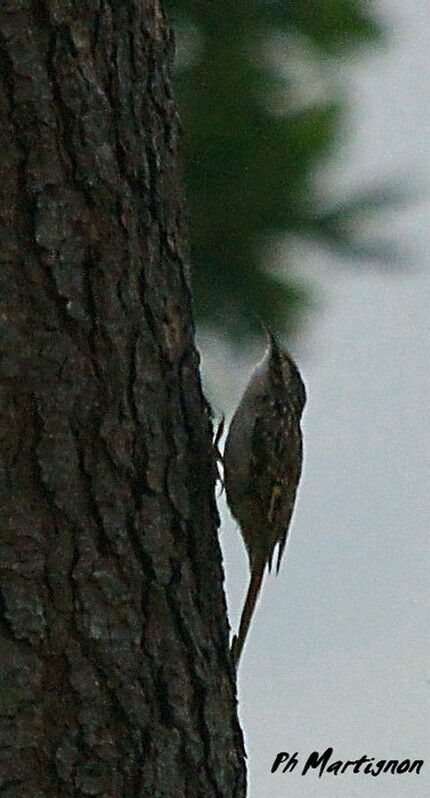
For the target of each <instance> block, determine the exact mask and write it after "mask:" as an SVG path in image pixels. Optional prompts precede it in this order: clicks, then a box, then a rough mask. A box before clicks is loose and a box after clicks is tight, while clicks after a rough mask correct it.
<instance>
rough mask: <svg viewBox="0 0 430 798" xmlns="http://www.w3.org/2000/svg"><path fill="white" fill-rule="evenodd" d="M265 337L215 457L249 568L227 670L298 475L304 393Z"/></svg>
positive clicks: (288, 361) (282, 537) (282, 536)
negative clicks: (220, 455)
mask: <svg viewBox="0 0 430 798" xmlns="http://www.w3.org/2000/svg"><path fill="white" fill-rule="evenodd" d="M268 337H269V343H268V347H267V351H266V353H265V356H264V358H263V360H262V361H261V363H260V364H259V365H258V366H257V367H256V369H255V371H254V372H253V374H252V376H251V379H250V381H249V383H248V385H247V387H246V390H245V393H244V395H243V397H242V399H241V401H240V403H239V405H238V407H237V410H236V412H235V414H234V416H233V419H232V421H231V424H230V428H229V431H228V435H227V440H226V444H225V449H224V458H223V460H224V481H225V489H226V495H227V501H228V504H229V506H230V509H231V512H232V514H233V516H234V517H235V519H236V520H237V521H238V522H239V524H240V528H241V533H242V537H243V540H244V542H245V545H246V548H247V551H248V557H249V567H250V582H249V587H248V593H247V595H246V599H245V604H244V607H243V611H242V617H241V620H240V627H239V633H238V635H237V637H234V638H233V643H232V659H233V662H234V665H235V667H237V664H238V661H239V657H240V654H241V652H242V648H243V645H244V643H245V639H246V634H247V632H248V628H249V625H250V623H251V618H252V614H253V612H254V608H255V603H256V600H257V597H258V594H259V591H260V587H261V582H262V579H263V575H264V570H265V568H266V565H267V566H268V568H269V570H270V568H271V565H272V558H273V552H274V549H275V546H276V545H277V544H278V558H277V565H276V571H277V572H278V571H279V566H280V564H281V559H282V554H283V552H284V548H285V543H286V539H287V533H288V527H289V524H290V520H291V515H292V512H293V507H294V500H295V497H296V491H297V486H298V483H299V479H300V473H301V468H302V433H301V429H300V419H301V416H302V412H303V408H304V405H305V402H306V391H305V386H304V384H303V381H302V378H301V376H300V374H299V371H298V369H297V366H296V365H295V363H294V361H293V360H292V358H291V357H290V356H289V355H288V354H287V353H286V352H285V351H284V350H283V349H282V348H281V347H280V346H279V344H278V342H277V341H276V339H275V337H274V336H273V335H272V333H270V332H268Z"/></svg>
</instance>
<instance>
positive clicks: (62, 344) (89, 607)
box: [0, 0, 244, 798]
mask: <svg viewBox="0 0 430 798" xmlns="http://www.w3.org/2000/svg"><path fill="white" fill-rule="evenodd" d="M171 52H172V42H171V37H170V34H169V32H168V29H167V26H166V21H165V17H164V13H163V10H162V7H161V6H160V2H159V0H115V2H114V0H110V2H107V0H91V2H90V1H89V0H3V2H2V3H1V6H0V104H1V107H0V152H1V157H0V260H1V283H0V326H1V330H0V412H1V427H0V446H1V454H2V457H1V538H0V588H1V592H0V599H1V602H0V649H1V652H0V653H1V662H0V681H1V688H0V736H1V742H0V745H1V753H0V779H1V781H0V788H1V791H2V795H4V796H13V797H14V798H15V797H16V796H25V797H26V798H28V797H29V796H57V795H61V796H80V795H82V796H84V795H85V796H86V795H93V796H94V795H100V796H127V797H128V796H200V795H201V796H211V795H212V796H233V795H237V796H241V795H243V794H244V765H243V761H244V760H243V749H242V742H241V736H240V731H239V729H238V726H237V721H236V707H235V695H234V684H233V677H232V672H231V668H230V665H229V660H228V653H227V651H228V628H227V621H226V609H225V602H224V597H223V592H222V569H221V561H220V553H219V547H218V542H217V535H216V525H217V513H216V507H215V504H214V499H213V495H214V490H213V488H214V466H213V455H212V452H211V429H210V423H209V419H208V414H207V409H206V405H205V401H204V398H203V396H202V392H201V387H200V381H199V374H198V356H197V354H196V352H195V349H194V346H193V340H192V320H191V316H190V295H189V284H188V280H187V276H186V268H185V265H184V259H183V251H182V246H183V244H182V240H183V222H182V217H181V198H180V197H179V196H178V191H177V172H176V153H177V142H178V120H177V114H176V109H175V104H174V101H173V98H172V94H171V88H170V79H169V63H170V59H171Z"/></svg>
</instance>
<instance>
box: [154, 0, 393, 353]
mask: <svg viewBox="0 0 430 798" xmlns="http://www.w3.org/2000/svg"><path fill="white" fill-rule="evenodd" d="M167 6H168V10H169V11H170V16H171V19H172V20H173V26H174V28H175V33H176V39H177V59H176V92H177V97H178V101H179V107H180V115H181V118H182V122H183V128H184V145H183V146H184V149H183V158H184V170H185V178H186V188H187V201H188V208H189V214H190V227H191V230H190V236H191V263H192V269H193V287H194V297H195V308H196V314H197V318H198V319H200V320H202V321H204V322H206V323H208V324H209V325H211V326H212V327H215V328H218V329H219V330H221V331H222V332H223V333H226V334H228V335H230V336H231V337H233V338H235V337H237V335H238V333H239V331H240V333H241V335H242V336H243V334H244V333H246V332H247V331H248V332H249V331H251V330H252V328H253V327H254V326H255V318H256V317H260V318H263V319H264V320H265V321H266V323H267V324H268V325H269V326H271V327H272V328H273V329H275V330H276V329H277V330H280V331H281V330H288V329H291V327H292V326H293V325H294V323H295V322H296V320H297V318H298V317H299V314H300V311H301V310H302V309H303V306H304V304H305V302H306V289H305V288H304V286H303V285H301V284H300V283H298V282H297V281H296V280H293V279H291V277H290V278H289V277H288V263H285V264H283V267H282V269H279V264H278V267H277V269H275V268H272V267H271V264H270V255H268V253H270V242H271V241H283V240H284V239H286V237H287V236H288V235H294V236H297V235H298V236H302V237H303V236H306V237H309V236H311V237H312V238H313V239H314V240H319V241H324V242H325V243H329V244H330V245H332V246H335V247H341V248H342V247H343V248H344V249H346V251H348V248H349V247H350V246H351V253H352V254H360V247H359V246H358V253H357V244H356V243H355V244H354V243H353V242H352V239H351V229H352V228H353V227H354V225H353V223H352V224H351V220H352V217H353V215H354V211H355V210H356V209H357V208H359V209H363V207H364V208H366V205H367V198H366V197H363V198H360V199H357V198H355V199H354V200H353V201H352V203H343V204H342V203H340V204H339V205H338V206H337V207H336V208H332V207H325V206H324V201H323V199H322V198H321V196H320V195H319V193H318V190H317V188H316V186H315V183H314V179H313V178H314V174H315V170H316V168H317V167H318V166H320V165H321V164H322V163H323V162H324V160H325V159H326V158H327V156H328V155H329V154H331V152H332V151H333V148H334V146H335V145H336V144H337V143H338V141H339V139H340V138H341V133H342V122H343V117H344V111H345V100H344V99H343V98H342V92H341V91H339V85H337V86H336V85H335V82H334V81H333V80H332V79H331V77H330V76H332V72H333V65H334V63H336V59H337V58H338V57H339V56H343V55H345V54H347V53H348V52H349V51H350V50H351V49H353V48H355V47H357V46H361V45H368V44H370V43H374V42H376V41H378V39H379V38H380V35H381V31H380V29H379V27H378V25H377V24H376V23H375V21H374V20H373V19H372V17H371V14H370V12H369V9H368V6H367V5H366V4H365V3H364V2H363V1H362V0H168V1H167ZM371 201H372V202H374V203H376V204H377V197H376V199H375V197H373V198H371ZM381 201H382V197H381ZM354 247H355V252H354ZM286 251H287V249H286ZM286 257H287V255H286Z"/></svg>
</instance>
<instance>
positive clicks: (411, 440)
mask: <svg viewBox="0 0 430 798" xmlns="http://www.w3.org/2000/svg"><path fill="white" fill-rule="evenodd" d="M376 7H377V9H378V12H379V13H380V14H381V16H382V17H383V18H384V19H386V20H387V22H388V24H389V25H390V29H391V41H390V46H389V47H386V48H385V49H384V50H383V51H380V52H375V53H373V54H371V55H367V56H364V57H363V58H362V59H361V60H360V59H358V58H357V59H355V60H354V62H353V63H352V64H350V65H348V66H345V69H344V73H345V80H346V81H347V84H348V86H349V94H350V102H351V116H350V119H351V130H350V135H349V140H348V141H347V142H346V143H345V145H344V147H343V150H342V152H341V153H340V154H339V156H338V157H337V158H336V161H335V162H333V163H332V164H331V165H330V169H329V170H328V171H327V177H326V182H327V181H328V182H329V183H331V185H332V187H333V192H334V193H336V190H338V191H341V190H343V189H344V188H348V187H351V186H354V185H355V186H360V185H363V184H364V185H368V184H369V183H370V182H371V181H373V180H378V178H384V177H385V176H388V178H390V177H392V176H393V175H394V176H396V177H397V176H406V177H407V178H408V179H409V181H410V185H411V187H412V189H414V187H415V186H419V188H420V192H421V193H422V190H423V189H424V191H425V190H427V194H428V197H429V199H428V200H426V201H421V202H420V203H419V204H413V205H411V206H410V207H409V208H407V209H406V210H403V211H402V212H401V213H400V212H398V213H393V214H391V215H389V216H387V217H386V219H385V222H384V224H383V223H382V221H381V231H385V232H386V234H387V235H388V236H389V237H395V239H396V240H398V241H399V242H400V243H401V244H402V245H403V246H404V247H406V248H407V249H408V251H409V261H408V263H407V269H405V271H404V272H403V273H399V272H395V273H388V272H387V271H384V272H382V271H380V270H378V268H377V267H375V266H374V265H373V266H370V265H369V268H365V267H359V268H357V269H356V270H351V269H350V268H344V267H343V265H342V264H340V263H339V262H335V261H334V259H333V258H331V257H329V256H328V254H327V253H324V252H315V251H314V252H303V253H301V266H300V271H301V274H302V275H304V276H306V278H307V279H308V280H309V281H311V282H312V283H313V285H314V288H315V292H316V297H317V299H318V303H319V310H318V312H317V313H316V315H315V317H314V318H313V319H312V320H311V323H310V324H309V326H308V328H307V330H305V331H304V333H303V336H302V339H301V341H299V342H298V344H297V350H296V355H297V358H298V360H299V362H300V366H301V369H302V371H303V374H304V378H305V381H306V384H307V388H308V396H309V400H308V406H307V409H306V411H305V416H304V435H305V469H304V475H303V480H302V484H301V487H300V491H299V499H298V503H297V507H296V511H295V515H294V519H293V523H292V527H291V534H290V541H289V544H288V546H287V551H286V555H285V557H284V562H283V566H282V569H281V572H280V574H279V576H278V577H276V578H275V577H274V576H270V577H268V578H266V582H265V584H264V586H263V591H262V595H261V598H260V602H259V605H258V608H257V611H256V614H255V617H254V621H253V625H252V628H251V631H250V635H249V639H248V642H247V645H246V648H245V650H244V654H243V657H242V661H241V666H240V673H239V699H240V718H241V722H242V726H243V729H244V733H245V739H246V747H247V752H248V767H249V778H250V796H251V798H282V797H283V796H287V795H289V796H291V795H294V796H295V798H309V796H318V798H350V796H358V798H367V796H370V797H372V796H377V797H378V798H407V797H408V798H409V796H417V798H418V797H419V796H424V795H430V746H429V738H430V734H429V694H430V665H429V662H428V653H429V623H428V618H429V609H430V607H429V603H430V602H429V595H430V594H429V578H428V574H429V564H430V563H429V547H428V533H429V520H430V495H429V481H430V480H429V477H430V440H429V438H430V436H429V420H430V419H429V415H430V369H429V355H430V269H429V261H430V4H429V3H428V0H408V2H407V3H404V2H401V1H400V0H384V2H381V0H379V2H378V3H377V4H376ZM262 346H263V342H262ZM204 351H206V361H205V360H204V362H206V367H207V370H208V372H209V373H210V375H211V382H213V383H214V384H216V383H218V384H219V385H220V384H222V385H223V386H224V387H223V389H222V390H221V391H220V396H219V404H222V403H224V404H225V398H224V397H225V395H226V392H227V388H226V387H225V381H226V379H227V382H228V388H229V390H230V392H231V407H227V408H225V409H226V410H227V411H228V410H231V408H232V407H233V404H234V402H235V401H237V400H238V398H239V395H240V392H241V390H242V388H243V386H244V384H245V382H246V380H247V378H248V374H249V369H250V366H251V362H252V359H249V360H248V361H247V362H246V363H241V364H239V363H236V364H235V365H234V367H232V369H231V372H230V371H229V374H228V375H227V377H226V367H225V363H226V362H230V360H231V353H228V352H222V351H220V350H219V349H218V350H216V351H215V349H214V347H213V346H209V345H208V346H206V349H204ZM260 355H261V352H258V353H256V356H255V360H256V359H258V358H259V357H260ZM221 397H222V400H221ZM221 543H222V547H223V553H224V563H225V570H226V590H227V599H228V604H229V611H230V621H231V624H232V627H233V629H236V626H237V622H238V616H239V612H240V608H241V604H242V600H243V596H244V592H245V590H246V583H247V578H248V575H247V561H246V555H245V552H244V548H243V545H242V542H241V539H240V536H239V533H238V532H237V530H236V528H235V525H234V524H233V522H232V521H231V520H230V517H229V515H228V512H227V511H226V510H225V509H224V511H223V526H222V535H221ZM328 746H332V747H333V748H334V753H335V758H338V759H345V760H346V759H357V758H359V757H360V756H362V755H363V754H366V755H367V756H369V757H376V759H392V758H399V759H400V760H401V759H404V758H410V759H416V758H424V759H427V761H426V764H425V766H424V769H423V771H422V773H421V774H420V775H419V776H416V775H396V776H393V775H388V774H386V775H383V776H379V777H378V778H373V777H372V776H370V775H368V776H366V775H351V776H347V775H340V776H337V777H336V776H332V775H325V776H323V777H322V778H321V779H318V778H317V776H316V775H315V774H314V773H310V774H308V775H306V776H301V775H300V771H299V769H298V768H296V770H295V771H294V772H293V773H292V774H289V775H287V774H285V775H282V774H276V775H271V774H270V767H271V764H272V761H273V759H274V758H275V756H276V754H277V752H278V751H281V750H285V751H289V752H294V751H298V752H299V756H300V758H301V759H305V758H306V757H307V756H308V754H309V753H311V751H312V750H314V749H316V750H319V751H321V752H322V751H324V750H325V749H326V748H327V747H328Z"/></svg>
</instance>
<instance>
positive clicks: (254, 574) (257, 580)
mask: <svg viewBox="0 0 430 798" xmlns="http://www.w3.org/2000/svg"><path fill="white" fill-rule="evenodd" d="M265 567H266V561H265V560H263V562H258V563H255V564H254V566H253V568H252V571H251V578H250V580H249V587H248V592H247V594H246V599H245V604H244V605H243V610H242V617H241V619H240V626H239V632H238V634H237V636H236V635H235V636H234V638H233V642H232V645H231V656H232V660H233V665H234V667H235V668H237V665H238V662H239V658H240V655H241V653H242V649H243V646H244V643H245V640H246V635H247V633H248V629H249V625H250V623H251V619H252V616H253V613H254V609H255V605H256V602H257V598H258V594H259V592H260V588H261V582H262V581H263V574H264V569H265Z"/></svg>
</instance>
